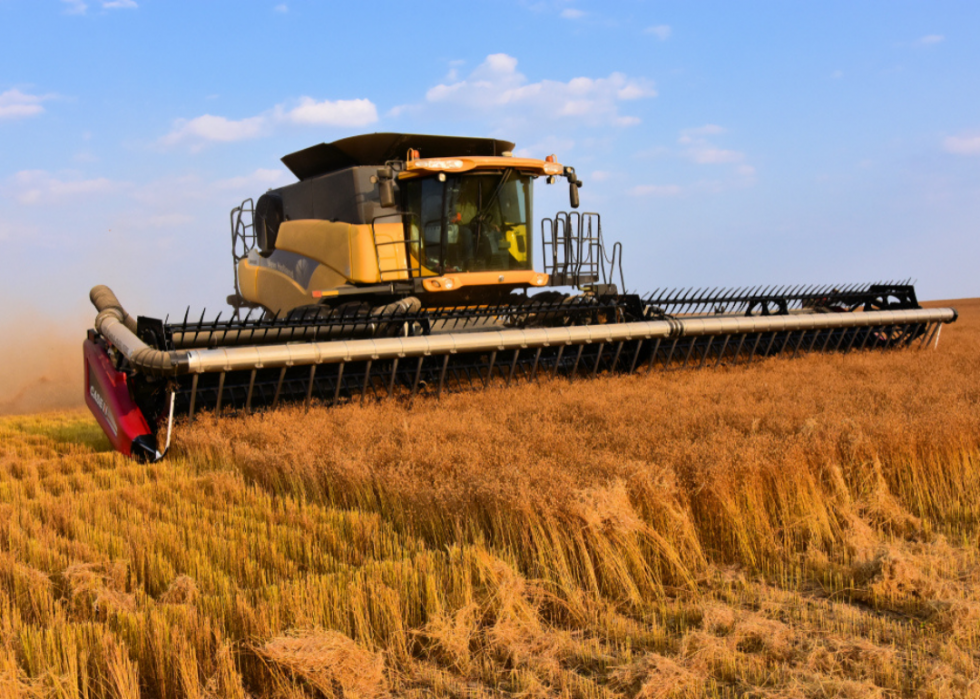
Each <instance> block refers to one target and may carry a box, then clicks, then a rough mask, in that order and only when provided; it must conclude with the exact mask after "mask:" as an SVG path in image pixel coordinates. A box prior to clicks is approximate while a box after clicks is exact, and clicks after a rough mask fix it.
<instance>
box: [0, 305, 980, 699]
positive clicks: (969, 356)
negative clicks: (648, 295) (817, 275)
mask: <svg viewBox="0 0 980 699" xmlns="http://www.w3.org/2000/svg"><path fill="white" fill-rule="evenodd" d="M952 305H955V306H956V307H957V308H958V309H959V310H960V314H961V318H960V321H959V322H958V323H956V324H954V325H951V326H948V327H947V328H946V329H945V330H944V331H943V333H942V338H941V341H940V345H939V349H938V350H937V351H932V350H926V351H922V352H915V351H910V352H901V353H892V354H877V353H874V354H873V353H857V352H855V353H851V354H848V355H846V356H843V355H832V356H817V355H813V356H806V357H803V358H800V359H771V360H765V361H756V362H754V363H753V364H752V365H750V366H740V367H736V368H733V369H728V368H724V367H723V368H721V369H718V370H706V371H686V372H670V373H653V374H650V375H644V374H640V375H637V376H633V377H605V378H600V379H597V380H595V381H581V382H575V383H573V384H570V383H569V382H568V381H565V380H556V381H549V380H543V381H541V382H540V383H537V384H534V385H521V386H517V387H515V388H511V389H506V390H505V389H491V390H489V391H487V392H473V393H463V394H458V395H451V396H448V397H444V398H443V399H442V400H441V401H438V402H437V401H434V400H430V401H421V402H417V403H416V404H415V405H414V407H412V408H411V409H409V408H407V407H406V406H405V405H404V404H403V403H399V402H395V401H390V402H384V403H378V404H368V405H365V406H359V405H350V406H345V407H341V408H338V409H335V410H324V409H316V408H315V409H312V410H310V411H309V412H304V411H303V410H302V409H290V410H284V411H281V412H277V413H274V414H266V415H257V416H252V417H248V418H237V419H230V418H214V417H207V416H206V417H204V418H202V419H198V420H196V421H195V423H194V425H192V426H189V427H187V426H185V427H183V428H181V429H180V430H179V432H178V437H177V443H176V446H175V449H174V451H173V452H172V456H171V457H170V458H168V459H167V460H165V461H164V462H162V463H159V464H155V465H152V466H142V465H138V464H134V463H131V462H129V461H127V460H126V459H124V458H123V457H120V456H118V455H116V454H114V453H112V452H110V451H108V449H109V447H108V443H107V442H106V441H105V439H104V438H103V437H102V435H101V432H100V431H99V428H98V427H97V426H96V425H95V422H94V420H92V419H90V418H89V417H88V415H87V414H85V413H82V412H68V413H58V414H42V415H31V416H19V417H6V418H0V697H6V696H10V697H14V696H39V697H40V696H44V697H48V696H51V697H86V698H88V697H92V698H96V697H135V696H143V697H161V698H162V697H189V698H196V697H246V696H256V697H306V696H327V697H384V696H418V697H422V696H451V697H479V696H501V695H504V696H511V695H512V696H522V697H525V696H527V697H531V696H534V697H537V696H542V697H543V696H569V697H620V696H623V697H634V696H635V697H663V698H667V697H696V696H721V697H729V696H732V697H734V696H754V697H875V696H880V697H904V696H923V697H950V696H964V697H980V680H978V679H977V677H978V676H980V351H978V350H980V301H978V300H968V301H958V302H954V303H953V304H952Z"/></svg>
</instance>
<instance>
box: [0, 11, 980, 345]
mask: <svg viewBox="0 0 980 699" xmlns="http://www.w3.org/2000/svg"><path fill="white" fill-rule="evenodd" d="M0 23H2V25H3V26H4V27H5V32H4V34H5V36H4V41H3V42H2V43H0V151H2V154H3V155H2V158H0V207H2V212H3V215H2V216H0V245H2V246H3V248H4V250H6V251H7V256H8V258H7V259H8V260H11V259H12V260H13V264H9V263H8V265H7V266H6V270H7V271H6V273H5V274H4V275H3V277H2V278H0V293H2V294H3V296H4V298H5V299H9V300H14V299H16V300H19V301H20V302H21V303H22V304H25V305H24V306H22V308H26V307H29V308H30V309H33V310H35V311H38V312H41V313H44V314H46V315H48V316H59V315H63V316H65V317H70V318H72V319H75V320H77V322H78V323H79V327H80V328H83V327H84V326H85V325H86V324H88V323H90V321H91V318H90V316H91V313H90V310H89V308H88V306H87V292H88V289H89V288H90V287H91V286H92V285H94V284H97V283H105V284H108V285H110V286H112V287H113V288H115V289H116V290H117V292H118V293H119V295H120V297H121V299H122V300H123V302H124V304H125V305H126V306H127V307H129V310H130V311H131V312H134V313H139V314H147V315H154V314H158V315H162V314H165V313H168V312H170V313H178V312H180V313H182V312H183V309H184V308H185V307H186V306H187V305H188V304H190V305H191V306H193V307H194V308H196V309H200V308H201V306H203V305H207V306H209V307H210V308H213V309H215V310H217V309H218V308H219V307H220V306H221V305H222V303H223V299H224V297H225V295H226V294H228V293H230V292H231V290H232V289H231V285H232V270H231V261H230V254H229V249H228V248H229V238H230V234H229V229H228V212H229V210H230V209H231V208H232V207H233V206H234V205H236V204H237V203H238V202H240V201H241V200H242V199H243V198H245V197H248V196H253V197H257V196H258V195H259V194H260V193H261V192H263V191H264V190H265V189H267V188H268V187H270V186H276V185H280V184H285V183H287V182H289V181H291V180H292V178H291V177H290V176H289V175H288V174H287V173H286V171H285V168H284V167H283V166H282V165H281V163H280V162H279V158H280V157H281V156H283V155H285V154H287V153H290V152H293V151H295V150H299V149H301V148H304V147H306V146H309V145H312V144H314V143H319V142H321V141H327V142H329V141H332V140H335V139H338V138H343V137H346V136H350V135H354V134H359V133H365V132H373V131H406V132H418V133H445V134H457V135H488V136H495V137H499V138H505V139H508V140H513V141H516V142H517V145H518V151H519V152H520V153H527V154H530V155H534V156H536V157H542V158H543V157H544V156H546V155H548V154H550V153H556V154H557V155H558V157H559V160H560V161H561V162H563V163H566V164H571V165H574V166H575V167H576V168H577V170H578V172H579V174H580V176H581V178H582V179H583V181H584V183H585V186H584V187H583V189H582V206H583V209H585V210H589V211H599V212H601V214H602V217H603V219H602V220H603V229H604V234H605V235H606V236H607V238H610V239H614V240H620V241H622V242H623V244H624V246H625V248H626V264H625V271H626V281H627V285H628V286H629V287H630V288H632V289H638V290H641V291H644V290H651V289H653V288H656V287H661V286H675V285H676V286H696V285H710V286H722V285H754V284H762V283H768V284H778V283H817V282H827V283H844V282H861V281H873V280H878V279H898V278H906V277H912V278H915V279H917V280H918V289H919V293H920V298H927V299H930V298H955V297H965V296H977V295H980V283H978V281H977V273H976V267H977V263H978V260H980V235H978V231H977V226H978V222H980V90H978V89H977V80H978V78H977V75H978V73H980V42H978V41H977V37H978V36H980V3H975V2H941V1H933V2H902V1H897V0H888V1H887V2H855V1H854V0H851V1H850V2H828V1H822V2H811V3H804V2H783V3H778V2H774V1H768V2H732V1H725V2H721V1H717V2H699V3H692V2H652V1H650V2H644V1H640V0H636V1H633V2H629V1H627V2H619V3H615V4H613V3H597V2H589V1H587V0H568V1H562V0H546V1H542V2H533V1H527V2H459V0H456V1H455V2H412V3H409V2H384V1H380V2H372V3H339V2H338V3H332V2H330V3H328V2H313V1H312V0H285V1H284V2H277V1H276V0H271V1H263V2H241V1H239V2H231V1H225V0H208V1H207V2H179V1H176V0H171V1H169V2H164V1H163V0H0ZM565 208H567V188H565V187H561V186H556V187H551V188H548V187H547V186H546V185H544V184H543V182H539V185H538V192H537V202H536V213H537V215H538V216H539V217H540V216H543V215H546V214H549V213H551V212H554V211H556V210H558V209H565ZM539 266H540V265H539ZM13 305H14V304H11V303H9V302H8V303H5V304H4V307H5V310H3V311H0V318H3V317H10V316H11V313H12V311H11V310H10V308H11V306H13ZM4 314H5V315H4ZM73 322H74V321H73Z"/></svg>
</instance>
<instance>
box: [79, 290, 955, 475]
mask: <svg viewBox="0 0 980 699" xmlns="http://www.w3.org/2000/svg"><path fill="white" fill-rule="evenodd" d="M90 297H91V300H92V303H93V304H94V305H95V307H96V309H97V310H98V316H97V317H96V321H95V332H91V331H90V337H89V340H88V341H87V342H86V348H85V349H86V378H87V382H88V385H89V392H88V394H87V395H86V398H87V400H88V401H89V405H90V408H91V409H92V411H93V413H94V414H95V415H96V417H97V418H98V419H99V422H100V423H101V424H102V427H103V429H105V431H106V434H107V435H108V436H109V437H110V439H111V440H112V441H113V443H114V445H115V446H116V447H117V448H118V449H119V450H120V451H122V452H123V453H125V454H129V455H133V456H136V457H138V458H143V459H149V460H156V459H159V458H162V456H163V454H164V453H165V451H166V450H164V452H160V451H158V450H157V448H156V442H155V438H154V432H155V430H154V429H153V428H152V427H151V426H152V425H155V423H156V421H157V420H158V419H162V418H164V417H167V418H168V442H169V423H170V422H171V421H172V416H173V410H174V405H175V400H176V399H177V397H178V396H180V409H179V410H178V412H179V413H181V414H186V415H189V416H190V417H191V418H193V414H194V410H195V404H196V407H197V408H198V410H200V409H201V408H202V407H213V408H214V409H215V410H220V409H221V406H222V403H223V402H224V404H225V405H228V404H231V405H232V407H233V408H238V409H244V410H245V411H251V410H252V409H253V408H254V407H257V406H260V405H270V404H271V405H273V406H274V405H276V404H277V403H279V402H280V399H281V398H283V397H285V396H286V395H287V394H289V395H291V396H293V397H294V398H300V399H301V398H303V397H304V396H305V400H306V403H307V405H308V404H309V403H310V401H311V399H312V398H313V397H314V396H315V397H317V398H323V399H325V400H327V401H329V402H330V403H331V404H333V403H336V402H337V401H338V400H340V399H341V398H342V397H343V398H351V397H354V396H356V395H357V394H358V393H359V394H360V396H361V398H362V399H363V397H364V396H365V394H366V393H367V392H368V390H369V389H370V391H371V392H372V393H376V392H378V391H377V389H376V384H377V383H379V382H380V383H381V387H382V389H383V393H382V395H392V394H393V393H395V388H396V386H398V387H400V388H404V389H405V390H406V392H409V390H410V395H411V396H412V397H414V396H415V395H416V394H417V393H418V392H419V391H420V388H422V389H424V390H430V391H431V389H432V387H433V386H437V387H436V388H435V393H436V394H437V395H438V394H441V392H442V391H443V389H444V387H445V386H446V383H447V373H449V378H450V379H455V381H456V385H457V387H463V386H464V383H466V384H481V383H482V385H484V386H487V385H489V384H490V379H491V378H493V372H494V369H495V368H496V369H497V371H498V375H499V376H500V377H501V378H505V379H506V380H507V383H508V384H509V383H510V381H511V380H512V379H513V378H515V376H516V375H517V372H518V369H520V374H521V375H523V376H524V377H526V378H528V379H533V378H534V377H535V376H536V375H537V374H538V373H539V371H540V373H543V372H544V371H549V372H550V373H551V374H552V375H557V374H559V372H561V373H562V374H563V375H567V376H569V377H573V376H574V375H576V374H577V373H579V367H580V366H581V367H582V368H583V369H584V370H586V371H588V372H589V373H591V374H592V375H595V374H596V373H598V372H599V371H600V370H609V371H621V372H629V373H632V372H633V371H634V370H635V369H636V368H637V366H640V365H641V364H642V363H644V362H646V363H647V364H648V365H649V367H650V368H654V367H655V366H656V367H660V366H661V365H662V368H663V369H666V368H668V367H669V366H672V365H674V364H678V363H681V362H682V364H681V366H685V367H686V366H705V365H706V363H707V360H708V358H709V356H710V357H711V358H712V359H714V365H716V366H717V365H718V364H720V363H721V361H722V359H724V358H727V359H728V360H729V361H730V362H731V363H732V364H737V363H738V361H739V360H740V358H742V357H748V358H749V359H750V360H751V358H752V357H754V356H759V355H763V356H769V355H773V354H778V353H781V352H785V351H789V350H792V351H793V355H794V356H795V355H797V354H798V353H799V352H801V351H803V352H811V351H837V350H842V351H849V350H851V349H862V348H866V347H871V348H889V347H908V346H912V344H913V341H916V340H918V346H919V347H924V346H927V345H928V344H929V343H930V342H931V341H932V340H933V338H935V339H936V340H937V341H938V332H939V329H940V327H941V324H942V323H949V322H954V321H955V320H956V317H957V313H956V310H955V309H952V308H936V309H923V308H915V309H905V310H878V311H864V312H838V313H835V312H823V313H818V312H812V313H807V312H803V313H793V314H787V315H751V316H724V315H711V316H702V317H662V318H657V319H653V320H642V321H635V322H620V323H605V324H591V325H573V326H562V327H525V328H503V329H494V330H485V331H483V330H481V331H477V332H458V333H457V332H449V333H445V334H434V335H422V336H407V337H376V338H368V339H351V340H332V341H317V342H294V343H280V344H267V345H255V346H229V347H213V348H200V349H186V350H172V351H163V350H158V349H154V348H152V347H150V346H148V345H147V344H146V343H145V342H143V340H141V339H140V338H139V337H138V336H137V334H136V326H137V323H136V322H135V321H134V320H133V318H132V316H129V315H128V314H127V313H126V311H125V310H124V308H123V307H122V305H121V304H120V303H119V301H118V299H116V297H115V295H114V294H113V293H112V291H111V290H109V289H108V288H107V287H105V286H98V287H95V288H94V289H92V292H91V295H90ZM733 339H734V340H735V341H734V342H733ZM567 348H574V349H570V350H568V351H566V349H567ZM606 348H609V351H605V352H604V349H606ZM525 350H531V351H530V352H524V351H525ZM505 352H506V353H508V355H507V357H502V361H500V362H499V363H498V362H497V358H498V354H500V353H505ZM521 352H524V354H525V356H524V358H523V360H521V358H520V355H521ZM531 355H533V364H532V356H531ZM406 359H414V360H415V361H411V362H404V361H402V360H406ZM692 360H693V361H692ZM400 362H401V364H400ZM324 364H326V365H335V366H336V367H337V369H336V370H334V371H333V372H324V371H321V372H320V375H319V376H317V367H318V366H320V365H324ZM426 364H428V365H429V366H425V365H426ZM303 367H307V370H305V371H304V370H303V369H302V368H303ZM345 367H346V368H347V369H346V373H345ZM96 368H97V370H96V371H93V369H96ZM372 369H373V371H374V375H373V377H372ZM450 369H451V372H450V371H449V370H450ZM297 372H302V373H299V374H298V373H297ZM260 374H261V375H262V376H261V378H259V375H260ZM287 374H288V376H287ZM474 375H475V377H476V378H474ZM209 376H216V377H217V386H215V385H214V382H213V380H210V382H204V381H203V380H202V379H203V378H204V377H209ZM229 377H232V378H231V379H229ZM287 378H288V381H287ZM144 384H152V385H155V386H156V389H155V390H156V394H157V395H158V398H157V400H156V403H157V406H158V407H157V409H156V410H144V409H141V407H140V406H139V405H138V402H139V398H140V393H141V390H140V386H141V385H144ZM246 387H247V388H246ZM273 387H274V388H273ZM163 391H165V393H163ZM160 396H164V399H163V401H161V400H160V399H159V397H160ZM168 406H169V415H168V414H167V407H168ZM144 407H145V406H144ZM147 413H150V414H147Z"/></svg>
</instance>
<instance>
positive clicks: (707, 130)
mask: <svg viewBox="0 0 980 699" xmlns="http://www.w3.org/2000/svg"><path fill="white" fill-rule="evenodd" d="M725 131H726V129H725V128H724V127H722V126H718V125H717V124H705V125H704V126H698V127H695V128H692V129H684V130H683V131H681V136H680V138H679V139H677V141H678V143H693V142H694V141H695V140H697V139H699V138H701V137H703V136H718V135H720V134H723V133H725Z"/></svg>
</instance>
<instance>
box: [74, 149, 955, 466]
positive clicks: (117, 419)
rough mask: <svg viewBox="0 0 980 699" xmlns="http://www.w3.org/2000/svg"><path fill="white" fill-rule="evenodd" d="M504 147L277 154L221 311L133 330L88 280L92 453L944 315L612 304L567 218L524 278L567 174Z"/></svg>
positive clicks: (587, 226) (882, 293)
mask: <svg viewBox="0 0 980 699" xmlns="http://www.w3.org/2000/svg"><path fill="white" fill-rule="evenodd" d="M513 147H514V144H512V143H508V142H506V141H498V140H493V139H479V138H457V137H444V136H420V135H410V134H371V135H365V136H356V137H353V138H347V139H343V140H341V141H337V142H335V143H330V144H320V145H319V146H314V147H312V148H308V149H306V150H303V151H300V152H298V153H293V154H292V155H288V156H286V157H285V158H283V162H284V163H285V164H286V166H287V167H289V169H290V170H291V171H292V172H293V174H295V175H296V176H297V178H298V179H299V181H298V182H296V183H295V184H291V185H287V186H285V187H281V188H279V189H275V190H270V191H268V192H266V193H265V194H263V195H262V196H260V197H259V198H258V200H256V201H254V202H253V200H246V202H244V203H243V204H242V205H241V206H239V207H236V208H235V209H233V210H232V213H231V226H232V256H233V259H234V267H235V293H234V294H233V295H232V296H229V298H228V301H229V304H230V305H231V306H232V308H233V311H232V312H231V313H230V314H229V315H228V316H227V317H226V318H225V319H224V320H222V319H221V316H220V315H219V316H218V317H217V318H215V319H213V320H206V319H205V318H204V316H203V315H201V316H200V317H197V318H191V317H190V314H189V312H188V313H187V314H185V315H184V317H183V319H182V320H180V321H179V322H164V321H160V320H156V319H152V318H145V317H138V318H134V317H133V316H130V315H129V314H128V313H127V312H126V311H125V310H124V308H123V306H122V305H121V304H120V302H119V301H118V299H116V297H115V295H114V294H113V293H112V292H111V291H110V290H109V289H108V288H107V287H104V286H99V287H95V288H94V289H93V290H92V293H91V300H92V303H93V304H94V305H95V307H96V309H97V310H98V316H97V317H96V321H95V328H94V329H92V330H90V331H89V333H88V339H87V340H86V341H85V346H84V355H85V379H86V401H87V403H88V405H89V408H90V409H91V410H92V412H93V414H94V415H95V417H96V419H97V420H98V421H99V423H100V425H101V426H102V428H103V429H104V430H105V432H106V434H107V435H108V436H109V438H110V440H111V441H112V443H113V445H114V446H115V447H116V448H117V449H118V450H119V451H121V452H123V453H124V454H127V455H132V456H134V457H136V458H140V459H146V460H156V459H159V458H161V457H162V456H163V454H164V453H165V452H166V448H167V445H169V441H170V427H171V425H172V421H173V418H174V415H175V414H176V415H184V416H187V418H188V419H191V420H192V419H193V418H194V415H195V414H196V413H198V412H200V411H202V410H211V411H215V412H219V411H222V410H234V411H239V412H246V413H247V412H251V411H254V410H259V409H265V408H274V407H276V406H278V405H280V404H282V403H286V402H305V403H306V404H307V405H309V404H311V403H312V402H313V401H317V402H319V403H324V404H329V405H334V404H337V403H339V402H343V401H350V400H362V401H363V400H365V399H367V398H373V397H382V396H404V397H405V398H406V399H407V400H410V401H411V400H413V399H414V398H415V397H416V396H419V395H423V394H434V395H436V396H438V395H440V394H441V393H442V392H443V391H450V390H458V389H461V388H465V387H468V386H477V387H479V386H483V387H486V386H489V385H491V383H493V382H500V381H502V382H504V383H506V384H510V383H511V382H513V381H517V380H522V379H523V380H534V379H535V378H536V377H539V376H542V375H550V376H563V377H567V378H569V379H572V378H574V377H577V376H582V375H591V376H595V375H596V374H598V373H600V372H623V373H633V372H636V371H641V370H642V371H663V370H668V369H672V368H683V367H705V366H718V365H719V364H722V363H726V364H729V365H737V364H739V363H747V362H751V361H753V360H754V359H756V358H757V357H766V356H773V355H777V354H791V355H793V356H796V355H799V354H804V353H809V352H849V351H851V350H866V349H896V348H908V347H925V346H928V345H929V344H930V343H931V342H933V340H934V339H935V341H938V335H939V330H940V328H941V326H942V324H943V323H948V322H953V321H955V320H956V311H955V310H953V309H950V308H944V309H923V308H921V307H920V306H919V304H918V301H917V299H916V296H915V290H914V288H913V287H912V286H911V285H910V284H908V283H907V282H906V283H883V284H865V285H855V286H848V287H807V288H804V287H792V288H763V287H756V288H751V289H734V290H721V289H710V290H709V289H705V290H697V291H694V290H686V291H685V290H674V291H666V290H660V291H655V292H653V293H651V294H648V295H645V296H643V295H639V294H635V293H627V292H626V291H625V285H624V282H623V276H622V268H621V260H622V252H621V247H620V245H619V243H616V244H614V245H612V246H607V245H606V242H605V241H604V239H603V235H602V227H601V221H600V218H599V216H598V214H593V213H579V212H577V211H573V212H571V213H568V212H563V213H559V214H558V215H556V216H555V217H553V218H545V219H544V220H543V221H542V224H541V236H540V238H539V239H538V240H539V241H540V245H541V247H540V253H539V254H541V255H542V257H543V265H542V266H543V270H542V271H537V270H535V268H534V265H533V254H532V253H533V252H534V247H535V242H536V241H535V239H534V236H533V234H532V231H533V223H534V219H533V207H532V203H533V199H532V181H533V180H534V179H535V178H541V177H543V178H546V179H547V180H548V182H549V183H553V182H555V181H556V180H557V178H559V177H561V178H564V179H566V180H567V182H568V185H569V198H570V203H571V205H572V208H573V209H574V208H577V206H578V199H579V192H578V190H579V187H581V186H582V183H581V181H579V180H578V177H577V176H576V174H575V170H574V169H573V168H571V167H568V166H564V165H561V164H559V163H558V162H557V161H556V159H555V157H554V156H549V157H548V158H546V159H545V160H536V159H531V158H516V157H513V156H512V155H511V151H512V150H513ZM616 282H618V285H617V283H616ZM164 423H166V424H167V438H166V445H164V447H163V449H162V451H161V449H160V447H159V446H158V443H157V438H156V433H157V429H158V427H162V426H163V424H164Z"/></svg>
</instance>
